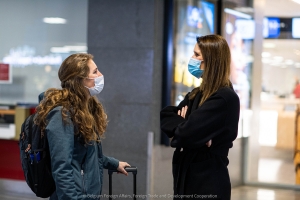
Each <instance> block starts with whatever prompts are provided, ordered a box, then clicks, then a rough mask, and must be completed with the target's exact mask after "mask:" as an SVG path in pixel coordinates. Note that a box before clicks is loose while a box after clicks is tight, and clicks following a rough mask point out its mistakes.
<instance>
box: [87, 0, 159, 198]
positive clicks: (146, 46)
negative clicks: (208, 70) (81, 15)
mask: <svg viewBox="0 0 300 200" xmlns="http://www.w3.org/2000/svg"><path fill="white" fill-rule="evenodd" d="M163 5H164V2H163V1H160V0H147V1H144V0H109V1H107V0H89V4H88V52H89V53H91V54H93V55H94V61H95V63H96V64H97V66H98V68H99V70H100V72H101V73H102V74H103V75H104V79H105V85H104V90H103V91H102V92H101V93H100V95H99V96H98V98H99V99H100V101H101V102H102V103H103V105H104V108H105V110H106V112H107V115H108V120H109V124H108V128H107V132H106V139H104V140H103V152H104V154H105V155H108V156H113V157H115V158H117V159H120V160H122V161H127V162H128V163H129V164H131V165H135V166H137V167H138V175H137V193H138V194H149V193H151V191H150V185H151V179H150V177H151V174H150V173H151V167H150V166H151V159H149V158H151V152H152V151H151V148H152V145H151V141H150V143H149V139H148V138H151V133H154V138H155V141H157V139H156V138H160V128H159V111H160V109H161V79H162V76H161V74H162V55H163V53H162V47H163V46H162V44H163V41H162V40H163ZM149 133H150V137H149ZM150 140H152V139H150ZM149 144H150V146H149ZM131 176H132V175H131V174H130V176H129V177H125V176H122V175H117V174H115V175H114V176H113V193H114V194H118V195H119V194H130V193H132V177H131ZM102 193H103V194H108V175H107V171H104V184H103V190H102Z"/></svg>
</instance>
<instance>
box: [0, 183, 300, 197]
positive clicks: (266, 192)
mask: <svg viewBox="0 0 300 200" xmlns="http://www.w3.org/2000/svg"><path fill="white" fill-rule="evenodd" d="M16 187H17V188H16ZM16 191H18V192H16ZM37 199H40V200H41V199H42V198H37V197H35V196H34V195H33V193H31V192H30V190H29V188H28V187H27V185H26V183H24V182H21V181H12V180H6V179H0V200H37ZM231 200H300V190H299V191H297V190H284V189H272V188H261V187H250V186H240V187H235V188H233V189H232V192H231Z"/></svg>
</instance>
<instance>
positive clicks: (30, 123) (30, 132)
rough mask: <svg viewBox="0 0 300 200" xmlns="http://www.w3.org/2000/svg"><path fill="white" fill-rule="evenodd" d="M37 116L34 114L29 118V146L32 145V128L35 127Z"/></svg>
mask: <svg viewBox="0 0 300 200" xmlns="http://www.w3.org/2000/svg"><path fill="white" fill-rule="evenodd" d="M34 116H35V114H32V115H31V116H30V117H29V119H28V120H29V121H28V130H29V132H28V144H32V126H33V118H34Z"/></svg>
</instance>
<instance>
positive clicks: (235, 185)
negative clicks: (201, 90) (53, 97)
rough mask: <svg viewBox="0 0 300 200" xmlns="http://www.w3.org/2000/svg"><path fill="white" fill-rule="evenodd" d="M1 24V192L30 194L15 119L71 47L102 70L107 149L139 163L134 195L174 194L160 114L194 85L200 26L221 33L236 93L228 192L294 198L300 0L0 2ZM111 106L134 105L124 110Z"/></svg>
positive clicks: (30, 106)
mask: <svg viewBox="0 0 300 200" xmlns="http://www.w3.org/2000/svg"><path fill="white" fill-rule="evenodd" d="M16 13H17V14H16ZM0 27H1V29H2V31H1V33H0V45H1V48H0V158H1V160H5V161H7V162H3V161H1V162H0V199H1V200H9V199H25V200H26V199H35V197H34V195H33V193H32V192H31V191H30V189H29V188H28V186H27V185H26V183H25V181H24V175H23V172H22V171H21V166H20V162H19V157H18V148H17V140H18V138H19V132H20V124H21V123H22V122H23V120H24V119H25V117H26V116H28V115H29V114H30V113H33V112H34V108H35V106H36V105H37V104H38V98H37V96H38V95H39V94H40V93H41V92H43V91H45V90H46V89H47V88H51V87H55V88H59V87H60V82H59V80H58V78H57V72H58V69H59V66H60V64H61V62H62V61H63V60H64V59H65V58H66V57H67V56H69V55H70V54H72V53H78V52H89V53H92V54H93V55H94V56H95V62H96V63H97V64H98V67H99V70H100V71H101V72H103V74H104V75H105V78H106V79H105V80H106V82H105V84H106V85H105V88H104V91H103V93H101V95H100V96H98V98H99V99H100V101H101V102H103V105H104V107H105V108H106V110H107V113H108V116H109V119H110V124H109V127H108V130H107V138H106V139H105V141H104V142H103V143H104V145H103V146H104V151H105V152H107V153H108V154H109V155H112V156H115V157H121V158H122V159H124V160H126V161H129V162H130V163H135V164H136V165H137V166H138V169H139V172H138V183H139V185H138V191H139V192H140V193H141V194H172V174H171V163H172V154H173V149H172V148H171V147H169V146H168V141H169V140H168V139H166V137H165V136H164V135H162V134H161V132H160V129H159V111H160V109H161V108H162V107H163V106H165V105H168V104H173V105H177V104H178V103H179V102H180V100H182V98H183V96H184V95H185V94H186V93H187V92H188V91H189V90H191V89H192V88H193V87H195V86H198V85H200V84H201V79H196V78H193V77H192V76H191V75H190V74H189V73H188V71H187V67H186V65H187V62H188V59H189V57H190V56H191V52H192V49H193V47H194V44H195V37H196V36H197V35H206V34H221V35H222V36H224V37H225V38H226V40H227V42H228V44H229V46H230V48H231V53H232V65H231V81H232V83H233V87H234V89H235V91H236V92H237V94H238V95H239V97H240V101H241V117H240V121H239V133H238V138H237V139H236V141H235V143H234V147H233V148H232V149H231V150H230V154H229V160H230V164H229V172H230V177H231V181H232V198H231V199H233V200H243V199H244V200H250V199H251V200H252V199H253V200H254V199H258V200H278V199H300V186H299V184H300V177H299V178H298V179H297V171H296V169H297V168H296V167H297V164H298V163H299V164H300V160H297V159H296V158H297V154H296V153H297V151H298V149H297V141H298V140H297V137H298V135H297V130H298V127H299V125H298V124H300V121H299V122H298V118H297V117H298V115H297V110H298V106H299V105H300V88H299V91H298V93H299V94H298V93H297V92H296V90H295V89H296V87H297V82H298V81H299V82H300V0H231V1H230V0H229V1H222V0H165V1H162V0H161V1H160V0H144V1H143V0H110V1H105V0H98V1H97V0H51V1H41V0H0ZM145 38H147V40H146V39H145ZM121 82H122V84H120V83H121ZM116 88H118V90H116ZM112 91H113V92H112ZM134 91H136V92H134ZM116 93H118V94H116ZM136 93H138V94H136ZM102 95H103V96H102ZM298 95H299V96H298ZM136 99H138V100H136ZM116 105H118V106H120V108H121V109H120V110H122V111H123V112H124V113H126V112H128V111H132V109H136V110H137V111H136V112H133V113H132V115H131V116H127V115H123V114H120V113H117V112H116V111H115V110H116V109H115V107H116ZM141 109H143V111H144V112H143V113H142V114H141V113H139V112H138V111H139V110H141ZM136 119H139V120H136ZM126 129H127V130H126ZM299 130H300V129H299ZM299 133H300V132H299ZM126 135H127V136H129V137H133V138H134V139H133V140H131V139H130V138H129V139H128V138H127V137H125V136H126ZM299 137H300V135H299ZM120 138H121V140H122V141H125V142H126V145H124V144H123V143H122V141H119V140H120ZM299 139H300V138H299ZM299 141H300V140H299ZM114 145H115V146H116V145H118V146H119V147H120V152H117V151H116V149H115V148H113V146H114ZM299 146H300V144H299ZM137 148H138V149H139V151H137V150H136V149H137ZM299 150H300V148H299ZM298 156H300V155H298ZM299 166H300V165H299ZM298 173H299V176H300V171H299V172H298ZM107 179H108V177H107V174H104V186H103V193H107V192H108V187H107V185H108V182H107ZM114 181H116V183H117V184H120V186H119V187H118V188H117V189H116V192H117V193H126V192H128V193H130V192H129V191H131V179H130V180H124V178H122V177H116V178H115V180H114ZM124 191H125V192H124ZM104 199H105V198H104ZM147 199H157V198H155V197H153V198H152V197H151V196H150V195H148V196H147Z"/></svg>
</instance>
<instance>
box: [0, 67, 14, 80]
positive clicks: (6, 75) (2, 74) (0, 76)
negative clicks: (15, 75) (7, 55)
mask: <svg viewBox="0 0 300 200" xmlns="http://www.w3.org/2000/svg"><path fill="white" fill-rule="evenodd" d="M0 83H12V78H11V68H10V66H9V64H4V63H0Z"/></svg>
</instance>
